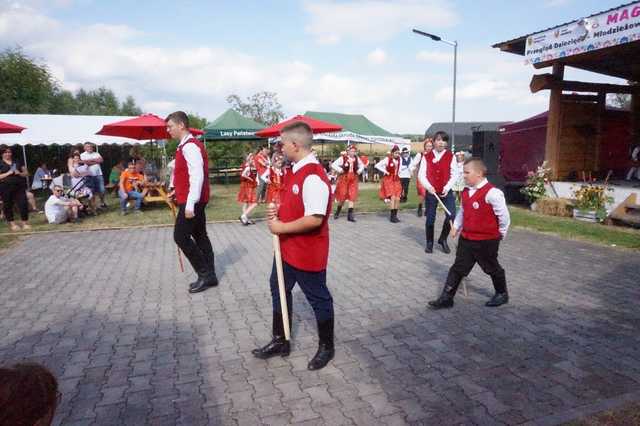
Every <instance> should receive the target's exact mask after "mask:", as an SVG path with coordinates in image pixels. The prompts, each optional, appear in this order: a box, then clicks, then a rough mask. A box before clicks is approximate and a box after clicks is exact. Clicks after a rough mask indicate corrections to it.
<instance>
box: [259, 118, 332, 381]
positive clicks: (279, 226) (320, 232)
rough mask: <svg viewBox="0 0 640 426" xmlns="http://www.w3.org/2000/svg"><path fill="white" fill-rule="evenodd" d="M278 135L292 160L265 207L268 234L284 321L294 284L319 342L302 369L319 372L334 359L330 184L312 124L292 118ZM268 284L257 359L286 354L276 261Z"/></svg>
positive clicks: (287, 349) (290, 313) (290, 316)
mask: <svg viewBox="0 0 640 426" xmlns="http://www.w3.org/2000/svg"><path fill="white" fill-rule="evenodd" d="M281 136H282V150H283V152H284V154H285V155H286V156H287V158H288V159H289V160H291V161H293V162H294V163H293V166H292V167H291V170H290V171H289V172H287V173H286V174H285V175H284V177H283V188H282V191H281V193H280V203H281V204H280V206H279V208H272V207H271V206H270V207H269V208H268V210H267V214H268V217H269V221H268V225H269V229H270V230H271V233H273V234H275V235H279V237H280V249H281V253H282V267H283V272H284V285H285V292H286V298H287V310H288V311H289V320H290V321H291V318H292V316H293V315H292V312H291V306H292V303H291V302H292V299H291V291H292V290H293V286H294V285H295V284H296V282H297V283H298V285H299V286H300V288H301V289H302V292H303V293H304V295H305V297H306V298H307V300H308V301H309V304H310V305H311V308H312V309H313V312H314V313H315V316H316V321H317V324H318V335H319V345H318V351H317V353H316V355H315V356H314V357H313V359H312V360H311V361H310V362H309V364H308V366H307V368H308V369H309V370H318V369H320V368H323V367H324V366H326V365H327V363H328V362H329V361H331V360H332V359H333V357H334V346H333V323H334V320H333V298H332V297H331V293H330V292H329V289H328V288H327V282H326V281H327V259H328V257H329V223H328V218H329V215H330V214H331V186H330V184H329V179H328V178H327V174H326V172H325V170H324V168H323V167H322V165H321V164H320V163H319V162H318V160H317V159H316V157H315V155H313V153H312V152H311V144H312V143H313V133H312V131H311V128H310V127H309V126H308V125H307V124H306V123H304V122H301V121H297V122H293V123H291V124H289V125H288V126H286V127H284V128H283V129H282V132H281ZM270 285H271V300H272V302H273V323H272V331H273V339H272V340H271V342H269V343H268V344H267V345H266V346H264V347H262V348H258V349H254V350H253V351H252V353H253V355H254V356H255V357H257V358H260V359H267V358H271V357H274V356H288V355H289V352H290V350H291V348H290V344H289V342H288V341H287V340H286V339H285V333H284V325H283V322H282V311H281V309H280V293H279V291H278V276H277V272H276V266H275V261H274V263H273V268H272V270H271V278H270Z"/></svg>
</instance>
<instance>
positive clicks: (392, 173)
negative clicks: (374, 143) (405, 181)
mask: <svg viewBox="0 0 640 426" xmlns="http://www.w3.org/2000/svg"><path fill="white" fill-rule="evenodd" d="M396 161H397V162H398V164H397V165H396ZM399 171H400V159H397V160H396V159H395V158H393V156H388V157H387V173H389V175H388V176H389V177H391V179H392V180H398V179H400V177H399V176H398V172H399Z"/></svg>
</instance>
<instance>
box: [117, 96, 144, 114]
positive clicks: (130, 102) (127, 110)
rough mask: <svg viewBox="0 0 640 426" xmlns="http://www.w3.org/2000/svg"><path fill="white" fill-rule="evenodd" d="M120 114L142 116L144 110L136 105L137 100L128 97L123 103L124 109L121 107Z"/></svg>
mask: <svg viewBox="0 0 640 426" xmlns="http://www.w3.org/2000/svg"><path fill="white" fill-rule="evenodd" d="M120 114H122V115H141V114H142V110H141V109H140V107H139V106H138V105H136V101H135V99H133V96H131V95H129V96H127V99H125V101H124V102H123V103H122V107H120Z"/></svg>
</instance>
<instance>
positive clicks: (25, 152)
mask: <svg viewBox="0 0 640 426" xmlns="http://www.w3.org/2000/svg"><path fill="white" fill-rule="evenodd" d="M22 157H23V159H24V168H25V169H26V170H27V176H26V178H25V179H27V189H29V169H28V168H27V150H26V149H24V145H22Z"/></svg>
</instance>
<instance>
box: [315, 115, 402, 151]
mask: <svg viewBox="0 0 640 426" xmlns="http://www.w3.org/2000/svg"><path fill="white" fill-rule="evenodd" d="M304 115H306V116H307V117H311V118H316V119H318V120H323V121H328V122H330V123H335V124H339V125H340V126H342V131H341V132H335V133H322V134H318V135H315V136H314V140H317V141H318V142H343V143H347V144H349V143H354V144H360V143H367V144H371V146H373V144H374V143H379V144H383V145H389V146H393V145H398V146H400V147H401V148H402V147H405V146H406V147H410V146H411V141H410V140H408V139H404V138H402V137H399V136H397V135H394V134H393V133H391V132H389V131H387V130H385V129H383V128H382V127H380V126H378V125H376V124H375V123H373V122H372V121H371V120H369V119H368V118H367V117H365V116H364V115H362V114H340V113H336V112H318V111H307V112H305V113H304ZM323 147H324V145H323Z"/></svg>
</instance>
